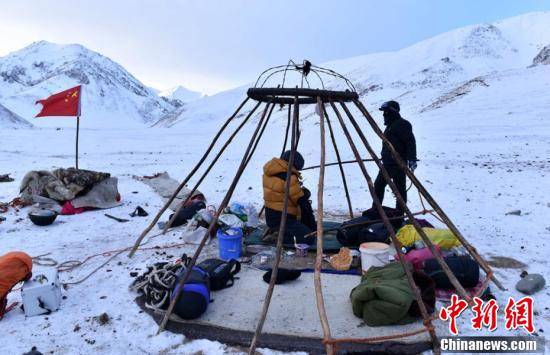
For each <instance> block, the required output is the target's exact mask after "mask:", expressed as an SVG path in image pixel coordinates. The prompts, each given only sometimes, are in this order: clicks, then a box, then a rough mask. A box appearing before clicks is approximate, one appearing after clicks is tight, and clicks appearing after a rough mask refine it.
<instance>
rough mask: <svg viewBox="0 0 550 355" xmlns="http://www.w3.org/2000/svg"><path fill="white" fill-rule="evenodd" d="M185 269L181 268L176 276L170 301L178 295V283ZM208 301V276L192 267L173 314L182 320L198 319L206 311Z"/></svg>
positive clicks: (197, 268) (199, 269) (209, 300)
mask: <svg viewBox="0 0 550 355" xmlns="http://www.w3.org/2000/svg"><path fill="white" fill-rule="evenodd" d="M186 270H187V268H182V269H181V270H180V271H179V273H178V276H177V281H176V283H175V285H174V289H173V290H172V292H171V294H170V300H172V299H173V298H174V297H175V296H176V294H177V293H178V290H179V288H178V283H179V282H180V280H181V279H182V278H183V276H184V275H185V272H186ZM210 302H211V299H210V284H209V281H208V274H207V273H206V272H205V271H204V270H202V269H201V268H199V267H197V266H193V269H192V270H191V273H190V274H189V278H188V279H187V281H186V282H185V284H184V285H183V290H182V291H181V292H180V293H179V299H178V301H177V302H176V305H175V307H174V313H175V314H177V315H178V316H179V317H180V318H183V319H195V318H198V317H200V316H201V315H202V314H203V313H204V312H206V310H207V309H208V304H209V303H210Z"/></svg>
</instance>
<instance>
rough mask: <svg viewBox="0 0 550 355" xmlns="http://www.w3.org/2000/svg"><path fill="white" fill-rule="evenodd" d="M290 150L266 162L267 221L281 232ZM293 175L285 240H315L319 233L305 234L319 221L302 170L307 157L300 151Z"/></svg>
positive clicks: (264, 179) (272, 228) (264, 188)
mask: <svg viewBox="0 0 550 355" xmlns="http://www.w3.org/2000/svg"><path fill="white" fill-rule="evenodd" d="M289 160H290V151H286V152H284V153H283V154H282V155H281V157H280V158H273V159H271V160H270V161H269V162H267V163H266V164H265V165H264V174H263V178H262V180H263V190H264V205H265V220H266V224H267V226H268V227H269V229H270V230H271V231H272V232H277V231H278V230H279V226H280V224H281V219H282V215H283V213H282V212H283V207H284V196H285V185H286V173H287V170H288V161H289ZM293 165H294V166H293V169H292V170H291V172H292V175H291V176H290V191H289V198H288V208H287V221H286V228H285V234H284V243H285V244H294V238H296V242H298V243H306V244H312V243H313V242H315V237H314V236H311V237H308V238H306V237H305V235H306V234H309V233H311V232H314V231H315V230H317V222H316V221H315V217H314V215H313V208H312V207H311V202H310V200H309V199H310V197H311V193H310V192H309V190H308V189H307V188H305V187H303V186H302V183H301V181H300V180H301V176H300V170H302V169H303V167H304V158H303V157H302V155H301V154H300V153H299V152H296V154H295V156H294V164H293Z"/></svg>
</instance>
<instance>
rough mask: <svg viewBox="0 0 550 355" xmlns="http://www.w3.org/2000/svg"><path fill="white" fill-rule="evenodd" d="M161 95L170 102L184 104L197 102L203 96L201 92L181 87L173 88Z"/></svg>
mask: <svg viewBox="0 0 550 355" xmlns="http://www.w3.org/2000/svg"><path fill="white" fill-rule="evenodd" d="M159 95H160V96H163V97H166V98H168V99H170V100H178V101H181V102H182V103H186V102H190V101H195V100H198V99H200V98H201V97H202V96H203V95H202V94H201V93H200V92H198V91H193V90H189V89H187V88H184V87H183V86H181V85H178V86H176V87H174V88H171V89H170V90H166V91H163V92H161V93H160V94H159Z"/></svg>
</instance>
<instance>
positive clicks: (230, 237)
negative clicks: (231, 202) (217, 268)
mask: <svg viewBox="0 0 550 355" xmlns="http://www.w3.org/2000/svg"><path fill="white" fill-rule="evenodd" d="M216 236H217V237H218V249H219V252H220V259H222V260H225V261H229V260H231V259H239V258H240V257H241V252H242V247H241V245H242V241H243V230H242V229H241V228H229V229H226V230H225V231H223V230H222V229H218V232H217V233H216Z"/></svg>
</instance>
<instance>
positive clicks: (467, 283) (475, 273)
mask: <svg viewBox="0 0 550 355" xmlns="http://www.w3.org/2000/svg"><path fill="white" fill-rule="evenodd" d="M443 259H444V260H445V262H446V263H447V265H449V268H450V269H451V271H452V272H453V274H454V275H455V277H456V279H457V280H458V282H460V284H461V285H462V287H464V288H470V287H475V286H476V285H477V284H478V282H479V265H478V263H477V262H476V261H475V260H474V259H472V258H470V257H469V256H468V255H461V256H448V257H446V258H443ZM422 269H423V271H424V273H425V274H426V275H428V276H429V277H431V278H432V279H433V280H434V282H435V286H436V288H440V289H444V290H452V289H454V286H453V284H452V283H451V281H450V280H449V278H448V277H447V275H446V274H445V272H444V271H443V269H442V268H441V265H439V263H438V262H437V260H436V259H435V258H433V259H428V260H426V261H424V267H423V268H422Z"/></svg>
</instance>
